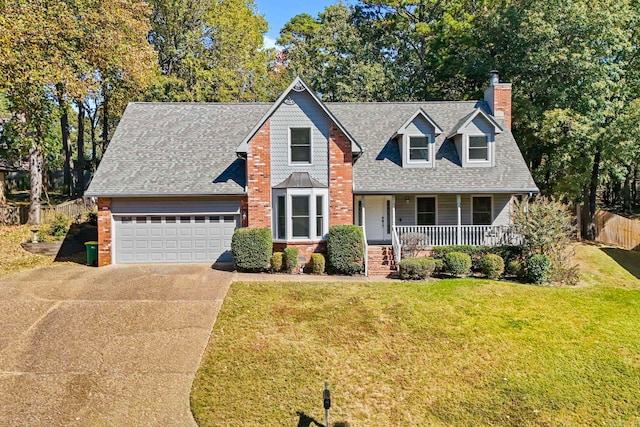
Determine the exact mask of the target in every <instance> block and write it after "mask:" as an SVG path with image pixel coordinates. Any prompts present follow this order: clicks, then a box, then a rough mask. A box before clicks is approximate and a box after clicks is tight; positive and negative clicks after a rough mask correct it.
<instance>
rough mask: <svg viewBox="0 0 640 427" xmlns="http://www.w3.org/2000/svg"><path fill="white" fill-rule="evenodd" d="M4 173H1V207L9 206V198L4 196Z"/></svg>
mask: <svg viewBox="0 0 640 427" xmlns="http://www.w3.org/2000/svg"><path fill="white" fill-rule="evenodd" d="M4 174H5V173H4V171H0V206H1V205H6V204H7V196H5V194H4Z"/></svg>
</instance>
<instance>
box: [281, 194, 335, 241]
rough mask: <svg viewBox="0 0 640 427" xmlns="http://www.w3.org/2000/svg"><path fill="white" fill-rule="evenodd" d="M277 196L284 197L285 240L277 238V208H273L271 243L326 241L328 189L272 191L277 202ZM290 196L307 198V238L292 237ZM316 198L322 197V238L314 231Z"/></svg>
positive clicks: (327, 229)
mask: <svg viewBox="0 0 640 427" xmlns="http://www.w3.org/2000/svg"><path fill="white" fill-rule="evenodd" d="M278 196H285V202H284V205H285V211H286V213H285V221H286V233H285V238H284V239H280V238H278V229H277V228H278V214H279V212H278V206H277V205H276V206H274V208H273V211H274V215H273V218H272V224H273V225H272V232H271V235H272V237H273V241H274V242H277V243H287V242H321V241H323V240H325V239H326V237H327V233H328V231H329V189H328V188H282V189H280V188H279V189H275V190H273V200H276V201H277V200H278ZM292 196H307V197H309V232H310V233H309V234H310V236H309V237H295V238H294V237H293V220H292V216H291V214H292V203H291V197H292ZM316 196H322V203H323V206H322V225H323V229H324V234H323V235H322V236H318V235H317V230H316V217H317V209H316Z"/></svg>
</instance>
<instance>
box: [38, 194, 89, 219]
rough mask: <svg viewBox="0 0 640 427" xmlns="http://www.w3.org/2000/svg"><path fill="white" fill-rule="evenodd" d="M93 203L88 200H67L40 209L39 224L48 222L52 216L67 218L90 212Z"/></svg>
mask: <svg viewBox="0 0 640 427" xmlns="http://www.w3.org/2000/svg"><path fill="white" fill-rule="evenodd" d="M94 206H95V203H94V202H93V201H92V200H91V199H89V198H81V199H75V200H69V201H68V202H64V203H60V204H59V205H55V206H46V207H43V208H42V209H40V222H49V221H50V220H51V219H53V217H54V216H56V215H58V214H62V215H64V216H66V217H67V218H71V219H76V218H77V217H79V216H81V215H83V214H85V213H87V212H89V211H91V209H93V207H94Z"/></svg>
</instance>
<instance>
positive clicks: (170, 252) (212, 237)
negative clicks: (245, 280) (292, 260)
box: [114, 215, 239, 264]
mask: <svg viewBox="0 0 640 427" xmlns="http://www.w3.org/2000/svg"><path fill="white" fill-rule="evenodd" d="M114 222H115V236H116V238H115V259H116V263H117V264H127V263H161V262H231V261H233V257H232V255H231V237H232V236H233V232H234V230H235V229H236V228H237V227H238V226H239V215H163V216H141V215H137V216H126V215H119V216H114Z"/></svg>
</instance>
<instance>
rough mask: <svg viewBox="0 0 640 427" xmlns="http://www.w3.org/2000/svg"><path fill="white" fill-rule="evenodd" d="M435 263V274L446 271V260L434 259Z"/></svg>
mask: <svg viewBox="0 0 640 427" xmlns="http://www.w3.org/2000/svg"><path fill="white" fill-rule="evenodd" d="M433 262H434V263H435V267H436V268H435V270H434V271H433V272H434V273H442V272H443V271H444V260H443V259H441V258H434V259H433Z"/></svg>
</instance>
